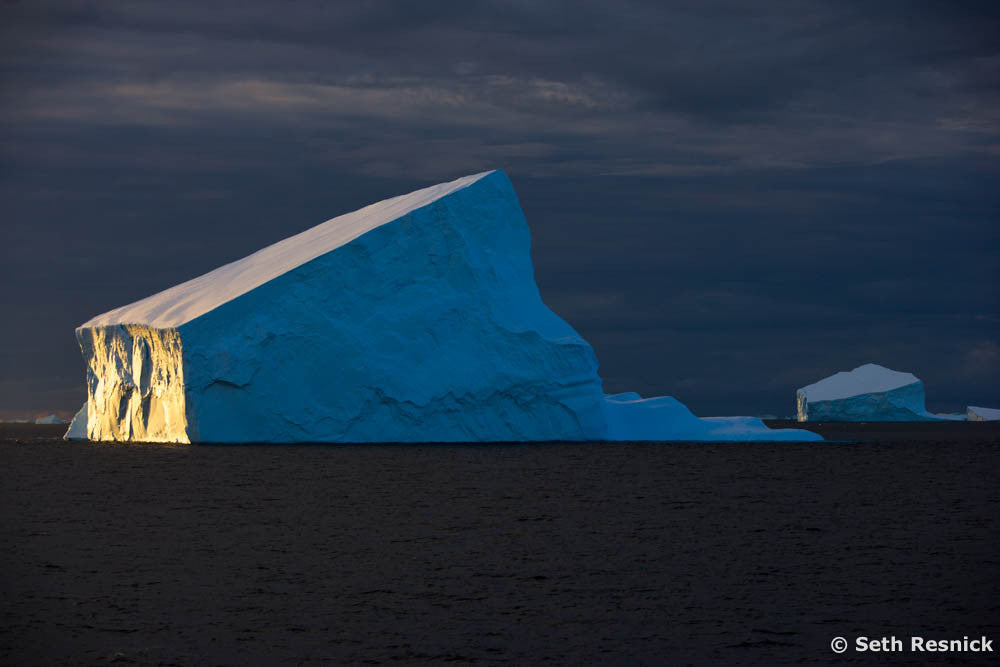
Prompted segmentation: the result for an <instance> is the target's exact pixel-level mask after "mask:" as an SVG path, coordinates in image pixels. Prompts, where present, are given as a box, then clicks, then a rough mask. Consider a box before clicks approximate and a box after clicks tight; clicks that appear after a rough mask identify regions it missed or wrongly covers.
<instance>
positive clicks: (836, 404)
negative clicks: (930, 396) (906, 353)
mask: <svg viewBox="0 0 1000 667" xmlns="http://www.w3.org/2000/svg"><path fill="white" fill-rule="evenodd" d="M795 399H796V400H795V403H796V408H797V411H798V420H799V421H800V422H805V421H813V422H815V421H945V420H950V421H954V420H960V419H962V418H963V416H962V415H937V414H932V413H930V412H928V411H927V409H926V407H925V398H924V383H923V382H921V381H920V379H918V378H917V376H915V375H914V374H913V373H904V372H901V371H894V370H891V369H889V368H885V367H884V366H879V365H878V364H865V365H864V366H858V367H857V368H855V369H854V370H852V371H844V372H840V373H837V374H835V375H831V376H830V377H828V378H824V379H822V380H820V381H819V382H816V383H813V384H810V385H808V386H805V387H802V388H801V389H799V390H798V391H796V396H795Z"/></svg>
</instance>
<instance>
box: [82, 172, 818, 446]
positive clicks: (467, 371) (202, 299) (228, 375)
mask: <svg viewBox="0 0 1000 667" xmlns="http://www.w3.org/2000/svg"><path fill="white" fill-rule="evenodd" d="M76 336H77V340H78V342H79V344H80V348H81V351H82V353H83V356H84V359H85V361H86V364H87V395H88V400H87V403H86V404H85V405H84V407H83V408H82V409H81V412H80V414H78V415H77V416H76V418H74V420H73V423H72V425H71V427H70V430H69V431H68V432H67V438H87V439H90V440H116V441H132V440H134V441H155V442H306V441H315V442H467V441H545V440H680V439H683V440H816V439H819V437H818V436H815V435H814V434H812V433H810V432H808V431H791V430H776V431H772V430H769V429H767V428H766V427H765V426H764V424H763V423H762V422H760V420H756V419H752V418H716V419H709V420H703V419H698V418H697V417H695V416H694V415H692V414H691V413H690V411H688V410H687V408H685V407H684V406H683V405H681V404H680V403H678V402H677V401H675V400H674V399H672V398H666V397H663V398H654V399H645V400H644V399H641V398H640V397H639V396H638V395H634V394H630V395H618V396H610V397H606V396H605V395H604V393H603V391H602V384H601V379H600V377H599V376H598V374H597V359H596V357H595V355H594V352H593V350H592V349H591V347H590V345H589V344H587V342H586V341H584V340H583V339H582V338H581V337H580V336H579V335H578V334H577V333H576V331H574V330H573V328H572V327H570V326H569V325H568V324H567V323H566V322H564V321H563V320H562V319H560V318H559V317H558V316H557V315H555V313H553V312H552V311H551V310H549V309H548V308H547V307H546V306H545V304H544V303H543V302H542V300H541V297H540V295H539V293H538V288H537V286H536V285H535V281H534V272H533V268H532V265H531V259H530V234H529V231H528V226H527V223H526V221H525V219H524V215H523V213H522V212H521V209H520V206H519V204H518V202H517V198H516V196H515V194H514V191H513V188H512V186H511V184H510V181H509V180H508V179H507V177H506V176H505V175H504V174H503V173H502V172H500V171H492V172H486V173H482V174H476V175H473V176H467V177H465V178H460V179H458V180H456V181H452V182H450V183H444V184H441V185H437V186H434V187H431V188H426V189H423V190H418V191H416V192H413V193H410V194H408V195H403V196H400V197H395V198H393V199H388V200H385V201H382V202H379V203H377V204H373V205H371V206H367V207H365V208H362V209H360V210H358V211H355V212H353V213H348V214H346V215H342V216H340V217H337V218H333V219H332V220H328V221H327V222H324V223H322V224H320V225H318V226H316V227H313V228H312V229H309V230H307V231H305V232H302V233H301V234H298V235H295V236H292V237H290V238H287V239H285V240H283V241H280V242H279V243H276V244H274V245H272V246H268V247H267V248H264V249H263V250H260V251H258V252H256V253H254V254H252V255H250V256H248V257H245V258H244V259H241V260H238V261H236V262H233V263H231V264H227V265H225V266H222V267H220V268H218V269H216V270H214V271H211V272H209V273H207V274H205V275H203V276H200V277H198V278H195V279H193V280H190V281H188V282H186V283H182V284H180V285H177V286H175V287H172V288H170V289H168V290H165V291H163V292H160V293H158V294H155V295H153V296H150V297H148V298H146V299H143V300H141V301H138V302H136V303H133V304H130V305H127V306H124V307H122V308H118V309H116V310H112V311H110V312H107V313H105V314H103V315H98V316H97V317H94V318H92V319H91V320H89V321H88V322H86V323H85V324H83V325H82V326H80V327H79V328H78V329H77V330H76ZM81 434H82V435H81Z"/></svg>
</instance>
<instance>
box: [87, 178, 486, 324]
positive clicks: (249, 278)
mask: <svg viewBox="0 0 1000 667" xmlns="http://www.w3.org/2000/svg"><path fill="white" fill-rule="evenodd" d="M490 173H492V172H488V171H485V172H482V173H480V174H473V175H471V176H465V177H463V178H459V179H456V180H454V181H451V182H449V183H441V184H439V185H434V186H431V187H429V188H424V189H422V190H417V191H415V192H411V193H410V194H406V195H400V196H399V197H393V198H392V199H386V200H384V201H380V202H377V203H375V204H371V205H370V206H365V207H364V208H361V209H358V210H357V211H353V212H351V213H345V214H344V215H340V216H337V217H336V218H332V219H330V220H327V221H326V222H324V223H321V224H319V225H316V226H315V227H312V228H310V229H307V230H306V231H304V232H302V233H300V234H296V235H295V236H290V237H288V238H287V239H284V240H282V241H279V242H277V243H275V244H273V245H269V246H267V247H266V248H263V249H261V250H258V251H257V252H255V253H253V254H252V255H249V256H248V257H244V258H243V259H240V260H237V261H235V262H232V263H230V264H226V265H224V266H220V267H219V268H217V269H215V270H214V271H210V272H208V273H206V274H204V275H202V276H199V277H197V278H194V279H192V280H189V281H187V282H185V283H181V284H180V285H175V286H174V287H171V288H169V289H166V290H164V291H162V292H159V293H157V294H154V295H152V296H149V297H146V298H145V299H142V300H140V301H136V302H135V303H130V304H128V305H127V306H122V307H121V308H116V309H114V310H110V311H108V312H106V313H104V314H102V315H97V316H95V317H93V318H91V319H89V320H88V321H87V322H85V323H84V324H82V325H81V328H84V327H98V326H107V325H111V324H146V325H149V326H153V327H157V328H161V329H162V328H167V327H179V326H181V325H182V324H185V323H186V322H190V321H191V320H193V319H195V318H196V317H199V316H201V315H204V314H205V313H207V312H209V311H211V310H214V309H215V308H218V307H219V306H221V305H222V304H224V303H227V302H229V301H232V300H233V299H235V298H237V297H239V296H242V295H243V294H246V293H248V292H250V291H252V290H253V289H255V288H257V287H260V286H261V285H263V284H264V283H267V282H269V281H271V280H273V279H274V278H277V277H278V276H280V275H282V274H285V273H288V272H289V271H291V270H292V269H294V268H296V267H298V266H301V265H303V264H306V263H307V262H310V261H312V260H314V259H316V258H317V257H320V256H321V255H325V254H327V253H329V252H331V251H333V250H336V249H337V248H340V247H341V246H344V245H346V244H348V243H350V242H351V241H353V240H354V239H356V238H358V237H359V236H361V235H363V234H366V233H367V232H370V231H372V230H373V229H376V228H377V227H381V226H382V225H385V224H386V223H389V222H392V221H393V220H398V219H399V218H402V217H403V216H405V215H406V214H408V213H411V212H413V211H415V210H417V209H419V208H422V207H424V206H428V205H429V204H432V203H433V202H435V201H437V200H439V199H441V198H442V197H446V196H448V195H449V194H451V193H453V192H455V191H456V190H460V189H462V188H465V187H468V186H469V185H472V184H473V183H475V182H476V181H478V180H480V179H481V178H483V177H484V176H487V175H489V174H490Z"/></svg>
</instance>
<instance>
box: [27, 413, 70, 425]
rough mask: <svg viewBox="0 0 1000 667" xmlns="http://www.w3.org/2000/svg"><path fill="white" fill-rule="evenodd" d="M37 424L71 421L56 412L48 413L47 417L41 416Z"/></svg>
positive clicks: (66, 422)
mask: <svg viewBox="0 0 1000 667" xmlns="http://www.w3.org/2000/svg"><path fill="white" fill-rule="evenodd" d="M35 423H36V424H68V423H69V422H68V421H66V420H65V419H63V418H62V417H60V416H59V415H56V414H51V415H46V416H45V417H39V418H38V419H36V420H35Z"/></svg>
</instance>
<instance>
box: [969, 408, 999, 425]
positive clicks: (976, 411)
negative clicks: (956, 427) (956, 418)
mask: <svg viewBox="0 0 1000 667" xmlns="http://www.w3.org/2000/svg"><path fill="white" fill-rule="evenodd" d="M965 414H966V418H967V419H968V420H969V421H970V422H995V421H1000V410H998V409H996V408H981V407H978V406H975V405H970V406H969V407H968V408H967V409H966V413H965Z"/></svg>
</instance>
